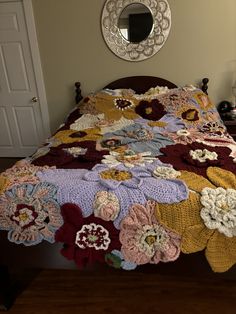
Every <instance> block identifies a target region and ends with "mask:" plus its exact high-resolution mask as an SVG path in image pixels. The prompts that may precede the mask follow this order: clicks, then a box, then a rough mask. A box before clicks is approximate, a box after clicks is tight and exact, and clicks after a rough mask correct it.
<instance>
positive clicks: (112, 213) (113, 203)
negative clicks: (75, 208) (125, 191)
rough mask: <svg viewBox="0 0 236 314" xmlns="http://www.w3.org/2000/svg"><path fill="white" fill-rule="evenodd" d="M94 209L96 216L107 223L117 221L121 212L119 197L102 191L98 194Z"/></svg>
mask: <svg viewBox="0 0 236 314" xmlns="http://www.w3.org/2000/svg"><path fill="white" fill-rule="evenodd" d="M93 207H94V216H95V217H99V218H101V219H103V220H106V221H109V220H115V219H116V217H117V216H118V214H119V211H120V204H119V200H118V198H117V196H116V195H115V194H114V193H112V192H107V191H100V192H98V193H97V194H96V196H95V199H94V203H93Z"/></svg>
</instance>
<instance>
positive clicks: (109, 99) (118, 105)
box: [94, 93, 139, 120]
mask: <svg viewBox="0 0 236 314" xmlns="http://www.w3.org/2000/svg"><path fill="white" fill-rule="evenodd" d="M138 103H139V100H137V99H135V98H134V97H131V96H125V97H119V96H112V95H108V94H105V93H98V94H96V97H94V104H95V108H96V109H97V110H98V111H99V112H102V113H104V114H105V118H106V119H113V120H119V119H120V118H122V117H124V118H126V119H129V120H133V119H136V118H139V115H138V114H137V113H136V112H135V110H134V108H135V107H136V105H137V104H138Z"/></svg>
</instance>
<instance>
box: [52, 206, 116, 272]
mask: <svg viewBox="0 0 236 314" xmlns="http://www.w3.org/2000/svg"><path fill="white" fill-rule="evenodd" d="M61 213H62V216H63V219H64V224H63V225H62V227H61V228H60V229H59V230H58V231H57V232H56V235H55V240H56V242H63V243H64V246H63V248H62V249H61V254H62V255H63V256H64V257H66V258H67V259H69V260H74V261H75V263H76V264H77V265H78V267H79V268H83V267H85V266H86V265H88V264H89V265H91V264H93V263H94V262H101V263H105V255H106V254H107V253H110V252H111V251H112V250H114V249H118V250H119V249H120V247H121V244H120V242H119V231H118V230H117V229H116V228H115V227H114V226H113V223H111V222H107V221H104V220H102V219H100V218H96V217H94V216H89V217H87V218H83V216H82V212H81V209H80V208H79V207H78V206H77V205H75V204H71V203H66V204H64V205H63V206H62V207H61Z"/></svg>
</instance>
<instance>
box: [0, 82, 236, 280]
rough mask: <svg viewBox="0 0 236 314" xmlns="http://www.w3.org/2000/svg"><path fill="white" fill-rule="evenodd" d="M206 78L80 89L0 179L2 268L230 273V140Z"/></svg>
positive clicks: (233, 223)
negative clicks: (54, 125) (52, 129)
mask: <svg viewBox="0 0 236 314" xmlns="http://www.w3.org/2000/svg"><path fill="white" fill-rule="evenodd" d="M207 83H208V79H204V80H203V84H202V87H201V88H198V87H195V86H192V85H186V86H183V87H177V86H176V85H175V84H174V83H172V82H170V81H168V80H166V79H162V78H158V77H152V76H135V77H126V78H122V79H119V80H117V81H114V82H112V83H110V84H108V85H106V86H105V87H104V88H102V89H101V90H99V91H97V92H95V93H92V94H90V95H88V96H86V97H84V98H83V97H82V96H81V90H80V83H76V84H75V86H76V102H77V103H78V104H77V106H76V108H75V109H74V110H73V111H72V112H70V114H69V115H68V116H67V117H66V120H65V122H64V123H63V125H61V126H60V128H59V129H58V130H57V131H56V133H55V134H54V135H53V136H52V137H51V138H49V139H47V140H46V141H45V143H44V144H43V145H42V146H41V147H39V149H38V150H37V151H36V152H35V154H33V155H32V156H29V157H27V158H25V159H23V160H21V161H19V162H18V163H16V164H15V165H14V166H13V167H12V168H10V169H7V170H6V171H5V172H3V173H2V174H1V175H0V230H1V231H0V245H1V248H2V252H3V253H1V259H0V263H1V264H3V265H7V266H8V267H9V268H13V269H14V268H15V269H17V268H19V267H24V268H27V267H36V268H71V267H72V268H73V267H79V268H87V267H93V266H94V265H97V264H102V265H103V264H104V265H107V266H108V267H114V268H117V269H123V270H135V269H140V268H141V267H144V266H145V265H151V267H154V266H155V268H156V270H157V271H160V270H163V271H164V272H168V273H173V272H175V271H176V272H185V273H188V272H194V273H198V272H199V271H201V272H205V273H213V272H216V273H227V274H230V275H232V274H235V266H234V265H235V263H236V177H235V175H236V163H235V162H236V143H235V142H234V140H233V138H232V137H231V136H230V135H229V134H228V132H227V129H226V128H225V126H224V124H223V123H222V121H221V119H220V117H219V115H218V112H217V109H216V106H215V105H214V104H213V103H212V101H211V100H210V98H209V96H208V95H207ZM95 267H96V266H95Z"/></svg>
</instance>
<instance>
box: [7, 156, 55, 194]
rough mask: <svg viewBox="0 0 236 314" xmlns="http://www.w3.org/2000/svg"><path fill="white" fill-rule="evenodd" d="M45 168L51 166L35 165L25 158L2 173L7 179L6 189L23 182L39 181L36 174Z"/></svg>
mask: <svg viewBox="0 0 236 314" xmlns="http://www.w3.org/2000/svg"><path fill="white" fill-rule="evenodd" d="M44 169H49V167H48V166H42V167H38V166H34V165H32V164H31V163H30V162H27V161H25V160H24V161H20V162H18V163H16V164H15V165H14V166H12V167H11V168H8V169H7V170H6V171H4V172H2V173H1V176H2V177H3V178H5V179H6V182H5V187H4V190H7V189H10V188H12V187H13V186H15V185H18V184H22V183H31V184H35V183H38V182H39V179H38V178H37V177H36V175H35V174H36V172H37V171H40V170H44Z"/></svg>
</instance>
